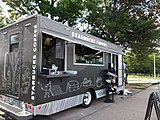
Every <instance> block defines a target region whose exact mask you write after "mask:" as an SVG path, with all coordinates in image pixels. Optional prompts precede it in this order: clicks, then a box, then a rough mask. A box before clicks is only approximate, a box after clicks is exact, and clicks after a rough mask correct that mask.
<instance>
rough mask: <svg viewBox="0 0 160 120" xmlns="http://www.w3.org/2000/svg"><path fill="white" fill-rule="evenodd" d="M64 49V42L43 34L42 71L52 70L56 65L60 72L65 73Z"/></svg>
mask: <svg viewBox="0 0 160 120" xmlns="http://www.w3.org/2000/svg"><path fill="white" fill-rule="evenodd" d="M64 48H65V42H64V40H62V39H60V38H57V37H54V36H51V35H48V34H44V33H42V70H44V69H51V68H52V65H53V64H55V65H56V66H57V67H58V70H59V71H63V70H64Z"/></svg>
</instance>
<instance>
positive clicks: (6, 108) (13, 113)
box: [0, 100, 33, 120]
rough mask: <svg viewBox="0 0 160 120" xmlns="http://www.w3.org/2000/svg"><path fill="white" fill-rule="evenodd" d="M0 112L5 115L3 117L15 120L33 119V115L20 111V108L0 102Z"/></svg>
mask: <svg viewBox="0 0 160 120" xmlns="http://www.w3.org/2000/svg"><path fill="white" fill-rule="evenodd" d="M0 110H1V111H2V112H4V113H5V117H7V116H9V117H11V118H14V119H17V120H29V119H32V118H33V113H31V112H27V111H25V112H24V111H22V109H21V108H19V107H16V106H13V105H10V104H8V103H5V102H4V101H1V100H0Z"/></svg>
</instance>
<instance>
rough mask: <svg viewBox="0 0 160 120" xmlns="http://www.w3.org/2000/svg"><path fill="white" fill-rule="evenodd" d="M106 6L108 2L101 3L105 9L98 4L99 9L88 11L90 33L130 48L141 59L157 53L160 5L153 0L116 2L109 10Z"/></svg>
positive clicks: (113, 0) (159, 33)
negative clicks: (157, 22)
mask: <svg viewBox="0 0 160 120" xmlns="http://www.w3.org/2000/svg"><path fill="white" fill-rule="evenodd" d="M105 3H106V0H103V1H102V0H101V3H100V5H101V6H100V5H99V3H96V4H97V5H94V6H97V7H96V8H95V7H89V8H88V9H90V12H88V16H87V17H86V21H87V22H88V25H89V26H90V29H89V30H88V32H89V33H91V34H93V35H96V36H98V37H101V38H103V39H105V40H109V41H111V42H113V43H116V44H120V45H121V46H122V47H123V48H124V49H128V48H129V49H131V50H132V51H133V52H134V54H135V55H137V56H141V57H142V56H144V57H145V56H146V55H149V54H150V53H153V52H156V50H155V48H156V47H157V42H158V40H159V36H160V30H159V29H157V28H158V24H156V20H157V15H159V13H158V12H157V11H158V10H160V9H159V8H158V6H159V4H157V3H154V2H153V1H151V0H150V1H146V0H136V1H132V0H124V1H123V0H121V1H117V0H112V2H111V3H110V5H109V6H107V5H106V4H105ZM111 6H112V7H111ZM155 8H156V10H155ZM157 9H158V10H157ZM141 57H139V58H141Z"/></svg>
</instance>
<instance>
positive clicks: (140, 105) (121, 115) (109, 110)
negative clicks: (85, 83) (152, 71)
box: [36, 85, 158, 120]
mask: <svg viewBox="0 0 160 120" xmlns="http://www.w3.org/2000/svg"><path fill="white" fill-rule="evenodd" d="M157 90H158V87H157V85H155V86H150V87H149V88H147V89H146V90H139V89H136V90H133V89H132V90H131V91H132V92H133V93H132V94H131V95H128V96H126V97H125V98H124V99H122V98H121V97H122V96H121V95H116V96H115V101H116V102H115V103H104V100H105V98H102V99H99V100H94V101H93V103H92V104H91V106H90V107H89V108H86V109H83V108H81V107H80V106H77V107H74V108H71V109H68V110H65V111H63V112H60V113H57V114H54V115H51V116H49V117H47V118H41V119H42V120H144V116H145V112H146V108H147V104H148V98H149V95H150V94H151V93H152V92H153V91H157ZM36 119H37V120H40V118H38V117H37V118H36ZM151 120H157V118H156V114H155V111H154V109H153V111H152V116H151Z"/></svg>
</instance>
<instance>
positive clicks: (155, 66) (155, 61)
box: [154, 54, 156, 79]
mask: <svg viewBox="0 0 160 120" xmlns="http://www.w3.org/2000/svg"><path fill="white" fill-rule="evenodd" d="M154 79H156V56H155V54H154Z"/></svg>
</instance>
